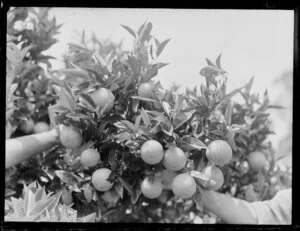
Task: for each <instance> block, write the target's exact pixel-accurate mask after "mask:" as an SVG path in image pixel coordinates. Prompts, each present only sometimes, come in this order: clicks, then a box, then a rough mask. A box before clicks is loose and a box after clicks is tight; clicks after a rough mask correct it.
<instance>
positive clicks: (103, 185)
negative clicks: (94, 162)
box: [92, 168, 114, 192]
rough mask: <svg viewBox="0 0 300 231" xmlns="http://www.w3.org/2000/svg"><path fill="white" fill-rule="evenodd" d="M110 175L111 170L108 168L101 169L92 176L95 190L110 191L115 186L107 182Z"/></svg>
mask: <svg viewBox="0 0 300 231" xmlns="http://www.w3.org/2000/svg"><path fill="white" fill-rule="evenodd" d="M110 174H111V170H110V169H108V168H100V169H98V170H96V171H95V172H94V173H93V175H92V184H93V186H94V188H95V189H96V190H98V191H101V192H105V191H108V190H110V189H111V188H112V186H113V185H114V184H113V183H111V182H109V181H108V180H107V179H108V177H109V175H110Z"/></svg>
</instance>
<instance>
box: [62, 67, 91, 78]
mask: <svg viewBox="0 0 300 231" xmlns="http://www.w3.org/2000/svg"><path fill="white" fill-rule="evenodd" d="M59 72H60V73H62V74H65V75H66V76H69V77H71V78H74V79H76V78H81V79H85V80H87V79H90V76H89V74H88V73H87V72H86V71H85V70H82V69H62V70H60V71H59Z"/></svg>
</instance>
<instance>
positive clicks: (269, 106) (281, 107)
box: [266, 105, 287, 109]
mask: <svg viewBox="0 0 300 231" xmlns="http://www.w3.org/2000/svg"><path fill="white" fill-rule="evenodd" d="M266 109H287V108H286V107H283V106H280V105H268V106H267V107H266Z"/></svg>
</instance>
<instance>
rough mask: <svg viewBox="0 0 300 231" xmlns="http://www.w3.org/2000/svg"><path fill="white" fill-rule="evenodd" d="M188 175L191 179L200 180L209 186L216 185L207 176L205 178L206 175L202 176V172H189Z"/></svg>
mask: <svg viewBox="0 0 300 231" xmlns="http://www.w3.org/2000/svg"><path fill="white" fill-rule="evenodd" d="M190 175H191V176H192V177H195V178H197V179H199V180H201V181H202V183H204V184H209V185H214V184H216V182H215V181H214V180H212V179H211V178H210V177H209V176H207V175H206V174H204V173H202V172H199V171H190ZM201 181H200V182H201Z"/></svg>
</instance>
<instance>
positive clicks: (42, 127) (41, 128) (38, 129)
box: [33, 121, 49, 133]
mask: <svg viewBox="0 0 300 231" xmlns="http://www.w3.org/2000/svg"><path fill="white" fill-rule="evenodd" d="M48 130H49V125H48V124H47V123H46V122H43V121H40V122H37V123H36V124H35V125H34V127H33V132H34V133H42V132H46V131H48Z"/></svg>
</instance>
